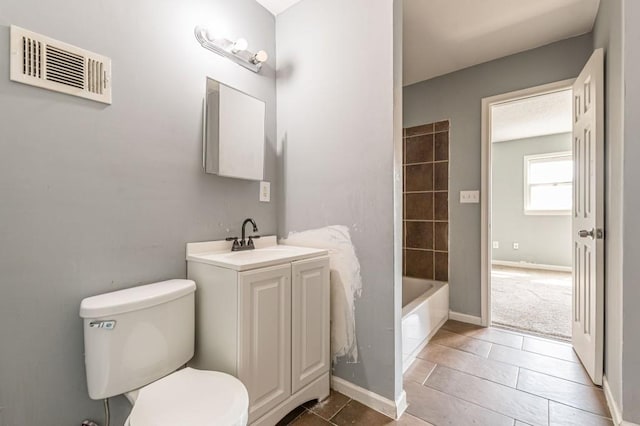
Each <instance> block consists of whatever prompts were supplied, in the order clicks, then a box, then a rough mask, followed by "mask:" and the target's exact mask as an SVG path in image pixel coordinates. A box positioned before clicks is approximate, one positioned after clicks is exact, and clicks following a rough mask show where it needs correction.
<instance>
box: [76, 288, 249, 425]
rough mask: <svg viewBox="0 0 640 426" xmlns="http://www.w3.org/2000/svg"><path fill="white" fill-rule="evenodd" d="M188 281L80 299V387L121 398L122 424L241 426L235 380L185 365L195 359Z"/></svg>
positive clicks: (243, 405) (239, 387)
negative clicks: (126, 406) (83, 381)
mask: <svg viewBox="0 0 640 426" xmlns="http://www.w3.org/2000/svg"><path fill="white" fill-rule="evenodd" d="M195 291H196V286H195V283H194V282H193V281H191V280H170V281H163V282H159V283H154V284H148V285H144V286H139V287H133V288H129V289H125V290H120V291H115V292H111V293H106V294H101V295H98V296H93V297H89V298H86V299H84V300H83V301H82V303H81V305H80V316H81V317H82V318H83V320H84V346H85V366H86V373H87V387H88V390H89V396H90V397H91V398H92V399H104V398H110V397H112V396H115V395H122V394H124V395H125V396H126V397H127V399H128V400H129V401H130V402H131V404H132V406H133V407H132V409H131V412H130V414H129V417H128V418H127V421H126V423H125V425H127V426H177V425H189V426H191V425H203V426H207V425H211V426H213V425H216V426H244V425H246V424H247V420H248V409H249V396H248V394H247V389H246V388H245V386H244V385H243V384H242V382H241V381H240V380H238V379H237V378H235V377H233V376H231V375H229V374H225V373H222V372H216V371H205V370H196V369H194V368H190V367H186V368H180V367H182V366H183V365H185V364H186V363H187V361H189V360H190V359H191V358H192V357H193V353H194V335H195V333H194V332H195V329H194V325H195V316H194V315H195V311H194V293H195Z"/></svg>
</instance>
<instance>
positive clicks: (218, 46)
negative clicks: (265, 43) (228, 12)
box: [194, 26, 269, 72]
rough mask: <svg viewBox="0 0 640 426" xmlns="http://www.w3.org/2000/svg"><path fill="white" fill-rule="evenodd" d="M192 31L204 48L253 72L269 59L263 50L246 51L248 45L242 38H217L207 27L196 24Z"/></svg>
mask: <svg viewBox="0 0 640 426" xmlns="http://www.w3.org/2000/svg"><path fill="white" fill-rule="evenodd" d="M194 33H195V36H196V39H197V40H198V42H200V44H201V45H202V47H204V48H205V49H208V50H210V51H212V52H215V53H217V54H218V55H221V56H224V57H225V58H229V59H231V60H232V61H234V62H236V63H238V64H240V65H242V66H243V67H245V68H247V69H250V70H251V71H253V72H258V71H260V68H262V64H263V63H264V62H266V61H267V59H269V55H267V52H265V51H264V50H259V51H258V52H256V53H251V52H250V51H248V50H247V48H248V47H249V46H248V43H247V40H245V39H243V38H239V39H237V40H236V41H231V40H227V39H226V38H217V37H214V36H213V35H212V34H211V32H210V31H209V30H208V29H206V28H204V27H201V26H197V27H196V28H195V30H194Z"/></svg>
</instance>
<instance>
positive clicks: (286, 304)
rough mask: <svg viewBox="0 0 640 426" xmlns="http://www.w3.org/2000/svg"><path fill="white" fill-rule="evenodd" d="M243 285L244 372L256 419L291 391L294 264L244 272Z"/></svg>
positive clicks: (241, 341) (252, 415)
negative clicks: (292, 269) (292, 272)
mask: <svg viewBox="0 0 640 426" xmlns="http://www.w3.org/2000/svg"><path fill="white" fill-rule="evenodd" d="M238 285H239V286H240V287H239V293H240V300H239V303H238V306H239V321H240V324H239V331H240V339H239V348H238V349H239V353H238V355H239V366H240V368H239V369H238V377H239V379H240V380H241V381H242V382H243V383H244V384H245V386H246V387H247V390H248V391H249V422H252V421H253V420H255V419H257V418H259V417H260V416H262V415H263V414H264V413H266V412H267V411H269V410H270V409H272V408H273V407H275V406H276V405H277V404H279V403H280V402H282V401H284V400H285V399H287V398H288V397H289V395H291V265H290V264H289V263H287V264H286V265H282V266H274V267H269V268H263V269H256V270H253V271H247V272H240V273H239V274H238Z"/></svg>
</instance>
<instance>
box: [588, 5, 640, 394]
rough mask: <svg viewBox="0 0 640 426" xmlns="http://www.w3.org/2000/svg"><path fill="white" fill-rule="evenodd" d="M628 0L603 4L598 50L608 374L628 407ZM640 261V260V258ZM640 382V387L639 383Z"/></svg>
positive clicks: (598, 23)
mask: <svg viewBox="0 0 640 426" xmlns="http://www.w3.org/2000/svg"><path fill="white" fill-rule="evenodd" d="M622 37H623V35H622V0H603V1H601V2H600V8H599V10H598V16H597V18H596V22H595V25H594V28H593V42H594V43H593V44H594V48H600V47H602V48H604V49H605V150H606V154H605V156H606V159H605V161H606V168H607V172H606V176H605V188H606V190H605V191H606V194H605V197H606V198H605V200H606V201H605V229H606V238H605V342H604V346H605V350H604V362H605V367H604V374H605V376H606V379H607V382H608V383H609V387H610V389H611V394H612V395H613V398H614V399H615V401H617V403H618V405H619V406H621V405H622V375H623V374H622V276H623V271H622V265H623V255H624V254H625V252H623V246H622V242H623V235H624V231H623V221H622V219H623V217H622V209H623V202H622V201H623V191H622V187H623V185H622V182H623V170H624V169H623V166H624V162H623V153H624V143H623V111H624V93H623V81H624V80H623V75H622V54H623V53H622ZM636 261H637V260H636ZM636 377H637V376H636ZM636 386H640V383H637V384H636Z"/></svg>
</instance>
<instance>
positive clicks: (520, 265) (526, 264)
mask: <svg viewBox="0 0 640 426" xmlns="http://www.w3.org/2000/svg"><path fill="white" fill-rule="evenodd" d="M491 264H492V265H496V266H509V267H511V268H525V269H541V270H543V271H560V272H571V266H559V265H544V264H542V263H529V262H514V261H511V260H492V261H491Z"/></svg>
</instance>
